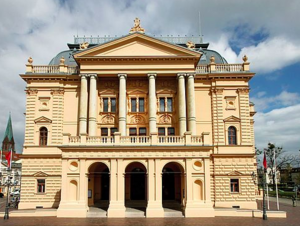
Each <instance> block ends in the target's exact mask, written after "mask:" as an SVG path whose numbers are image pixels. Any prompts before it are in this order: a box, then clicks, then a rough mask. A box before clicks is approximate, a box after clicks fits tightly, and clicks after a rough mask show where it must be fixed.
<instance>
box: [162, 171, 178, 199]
mask: <svg viewBox="0 0 300 226" xmlns="http://www.w3.org/2000/svg"><path fill="white" fill-rule="evenodd" d="M162 196H163V200H175V176H174V171H173V170H172V169H170V168H165V171H164V173H163V178H162Z"/></svg>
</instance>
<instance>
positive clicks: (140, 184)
mask: <svg viewBox="0 0 300 226" xmlns="http://www.w3.org/2000/svg"><path fill="white" fill-rule="evenodd" d="M145 175H146V174H145V172H144V171H143V170H142V169H140V168H135V169H133V170H132V171H131V175H130V188H131V189H130V197H131V200H145V198H146V197H145Z"/></svg>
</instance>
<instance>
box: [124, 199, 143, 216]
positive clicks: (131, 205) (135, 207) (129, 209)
mask: <svg viewBox="0 0 300 226" xmlns="http://www.w3.org/2000/svg"><path fill="white" fill-rule="evenodd" d="M146 206H147V202H146V201H144V200H136V201H135V200H130V201H127V200H126V202H125V207H126V212H125V217H128V218H139V217H145V216H146Z"/></svg>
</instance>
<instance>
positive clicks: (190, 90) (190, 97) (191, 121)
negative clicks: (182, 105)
mask: <svg viewBox="0 0 300 226" xmlns="http://www.w3.org/2000/svg"><path fill="white" fill-rule="evenodd" d="M194 80H195V75H194V74H187V109H188V111H187V117H188V131H190V132H192V135H196V111H195V85H194Z"/></svg>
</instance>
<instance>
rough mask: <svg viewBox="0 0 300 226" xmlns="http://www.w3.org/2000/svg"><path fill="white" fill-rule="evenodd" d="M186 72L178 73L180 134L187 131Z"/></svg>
mask: <svg viewBox="0 0 300 226" xmlns="http://www.w3.org/2000/svg"><path fill="white" fill-rule="evenodd" d="M184 77H185V74H178V75H177V79H178V118H179V135H180V136H183V135H184V133H185V132H186V102H185V81H184Z"/></svg>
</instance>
